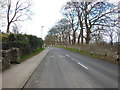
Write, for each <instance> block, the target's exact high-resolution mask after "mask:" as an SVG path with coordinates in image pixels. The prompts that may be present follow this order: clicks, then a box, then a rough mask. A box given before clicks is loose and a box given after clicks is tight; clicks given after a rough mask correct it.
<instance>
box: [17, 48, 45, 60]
mask: <svg viewBox="0 0 120 90" xmlns="http://www.w3.org/2000/svg"><path fill="white" fill-rule="evenodd" d="M44 49H45V48H39V49H37V50H35V51H34V52H33V53H31V54H28V55H25V56H21V57H20V60H19V61H20V62H23V61H25V60H27V59H29V58H31V57H33V56H35V55H37V54H39V53H40V52H42V51H43V50H44Z"/></svg>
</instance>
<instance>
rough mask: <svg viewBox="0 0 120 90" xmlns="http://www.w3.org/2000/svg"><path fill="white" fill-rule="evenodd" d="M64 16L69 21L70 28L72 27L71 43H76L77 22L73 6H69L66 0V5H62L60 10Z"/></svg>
mask: <svg viewBox="0 0 120 90" xmlns="http://www.w3.org/2000/svg"><path fill="white" fill-rule="evenodd" d="M62 13H63V15H64V16H65V18H66V19H67V20H68V21H69V23H70V25H71V28H72V38H73V39H72V44H76V31H77V30H78V27H79V22H78V19H77V17H76V11H75V8H73V7H72V6H71V3H70V2H67V3H66V5H65V6H64V7H63V11H62Z"/></svg>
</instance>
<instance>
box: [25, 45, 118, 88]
mask: <svg viewBox="0 0 120 90" xmlns="http://www.w3.org/2000/svg"><path fill="white" fill-rule="evenodd" d="M117 87H118V66H117V65H114V64H110V63H107V62H104V61H101V60H97V59H95V58H91V57H88V56H84V55H81V54H78V53H74V52H71V51H68V50H64V49H62V48H56V47H50V48H49V52H48V54H47V55H46V56H45V58H44V59H43V60H42V62H41V63H40V65H39V66H38V68H37V69H36V70H35V72H34V73H33V75H32V76H31V78H30V79H29V80H28V82H27V83H26V85H25V88H117Z"/></svg>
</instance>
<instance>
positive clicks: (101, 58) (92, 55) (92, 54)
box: [54, 46, 120, 65]
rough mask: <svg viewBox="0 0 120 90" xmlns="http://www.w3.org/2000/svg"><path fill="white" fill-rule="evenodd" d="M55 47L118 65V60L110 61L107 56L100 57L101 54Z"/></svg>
mask: <svg viewBox="0 0 120 90" xmlns="http://www.w3.org/2000/svg"><path fill="white" fill-rule="evenodd" d="M54 47H58V48H63V49H66V50H70V51H73V52H76V53H80V54H82V55H85V56H90V57H93V58H97V59H99V60H103V61H106V62H110V63H113V64H118V61H117V59H116V60H111V59H108V58H107V57H106V56H103V55H99V54H96V53H89V52H85V51H81V50H79V49H75V48H69V47H66V46H54ZM119 65H120V63H119Z"/></svg>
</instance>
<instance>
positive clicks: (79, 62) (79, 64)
mask: <svg viewBox="0 0 120 90" xmlns="http://www.w3.org/2000/svg"><path fill="white" fill-rule="evenodd" d="M77 63H78V64H79V65H81V66H82V67H84V68H85V69H88V68H87V67H86V66H84V65H83V64H81V63H80V62H77Z"/></svg>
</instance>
